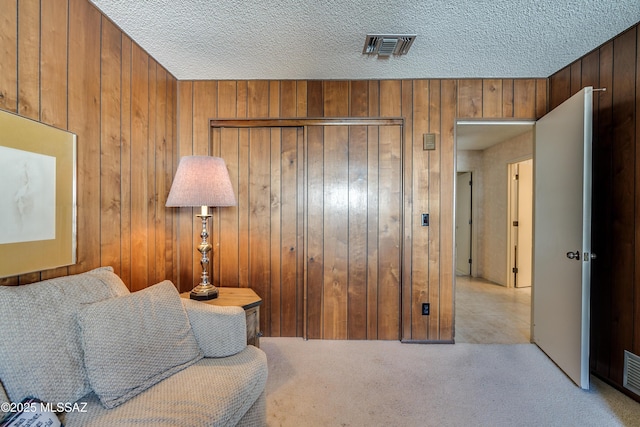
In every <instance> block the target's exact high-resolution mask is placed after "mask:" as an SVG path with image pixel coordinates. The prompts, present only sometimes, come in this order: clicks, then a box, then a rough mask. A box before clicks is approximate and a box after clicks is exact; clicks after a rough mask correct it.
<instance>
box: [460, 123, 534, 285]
mask: <svg viewBox="0 0 640 427" xmlns="http://www.w3.org/2000/svg"><path fill="white" fill-rule="evenodd" d="M532 155H533V131H529V132H527V133H524V134H522V135H519V136H516V137H514V138H511V139H509V140H507V141H503V142H500V143H498V144H496V145H493V146H491V147H489V148H487V149H485V150H483V151H459V152H458V156H457V161H458V165H457V170H458V171H466V170H472V171H474V175H473V181H474V185H473V198H474V200H473V209H474V214H473V221H474V224H476V231H475V234H476V237H477V251H476V254H475V255H473V256H472V258H473V259H474V260H477V261H476V262H477V276H478V277H482V278H485V279H487V280H490V281H492V282H495V283H498V284H500V285H502V286H507V283H508V277H507V244H508V227H507V216H508V209H507V208H508V205H507V200H508V198H507V192H508V179H509V177H508V164H509V163H514V162H516V161H519V160H523V159H526V158H530V157H532Z"/></svg>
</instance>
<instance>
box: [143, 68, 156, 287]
mask: <svg viewBox="0 0 640 427" xmlns="http://www.w3.org/2000/svg"><path fill="white" fill-rule="evenodd" d="M147 64H148V67H149V69H148V80H147V82H148V96H149V99H148V113H147V114H148V115H147V152H146V156H147V157H146V159H145V160H146V163H147V167H146V168H145V170H146V172H147V173H146V175H147V176H146V178H145V182H146V185H147V193H146V203H147V236H146V240H147V266H146V272H147V279H146V281H145V282H144V283H156V281H155V279H156V262H157V260H156V259H155V254H156V236H157V232H158V230H157V229H156V197H157V194H156V180H155V167H156V161H155V159H156V156H155V155H156V119H157V107H158V105H157V93H156V89H157V88H156V85H157V79H158V65H157V63H156V61H155V60H154V59H153V58H149V60H148V63H147Z"/></svg>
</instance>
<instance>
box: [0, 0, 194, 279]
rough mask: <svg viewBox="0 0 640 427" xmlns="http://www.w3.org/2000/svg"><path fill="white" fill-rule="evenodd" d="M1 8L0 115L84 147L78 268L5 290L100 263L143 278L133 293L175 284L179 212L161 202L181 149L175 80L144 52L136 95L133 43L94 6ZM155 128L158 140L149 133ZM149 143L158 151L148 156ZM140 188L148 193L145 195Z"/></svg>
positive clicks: (80, 150)
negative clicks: (61, 133)
mask: <svg viewBox="0 0 640 427" xmlns="http://www.w3.org/2000/svg"><path fill="white" fill-rule="evenodd" d="M0 10H2V14H1V15H0V53H2V61H0V108H1V109H3V110H8V111H12V112H17V113H18V114H20V115H22V116H25V117H29V118H32V119H36V120H40V121H42V122H43V123H46V124H50V125H53V126H56V127H58V128H61V129H66V130H69V131H71V132H73V133H75V134H76V135H77V144H78V145H77V166H78V168H77V189H78V213H77V225H78V249H77V254H78V263H77V264H76V265H74V266H71V267H61V268H56V269H52V270H46V271H42V272H35V273H31V274H26V275H22V276H20V277H13V278H5V279H2V280H1V281H0V283H2V284H18V283H30V282H33V281H34V280H38V279H48V278H52V277H57V276H62V275H65V274H68V273H70V272H71V273H79V272H82V271H86V270H88V269H91V268H94V267H97V266H99V265H111V266H113V267H114V269H115V271H116V272H117V273H118V274H120V276H121V277H122V279H123V281H124V282H125V283H126V284H127V286H129V287H132V286H131V283H132V271H134V272H136V273H135V274H137V275H139V277H140V278H141V279H142V280H136V283H137V284H136V286H135V287H133V288H134V289H140V288H142V287H146V286H149V285H150V284H152V283H148V282H149V281H156V280H157V279H158V278H160V277H162V278H172V279H175V278H176V275H175V274H174V273H173V271H167V267H168V269H169V270H173V256H174V251H173V248H172V244H171V241H172V240H173V239H174V234H173V233H174V232H173V211H172V210H170V209H169V210H165V208H164V200H165V199H166V194H163V193H164V192H166V189H167V188H168V185H170V183H171V179H172V177H173V167H172V166H169V167H167V166H165V164H164V163H163V161H162V160H161V159H165V158H166V159H171V160H170V161H171V162H173V155H174V154H173V153H174V152H176V151H177V147H176V143H175V141H176V139H177V138H175V133H174V132H175V131H174V128H175V123H176V106H177V99H176V97H175V90H176V80H175V78H174V77H173V76H170V75H169V74H168V73H166V71H165V70H163V69H162V67H160V66H159V65H158V64H156V63H155V61H153V60H152V59H151V60H150V59H149V56H148V55H147V54H146V53H144V52H143V51H142V50H141V49H139V48H138V47H136V49H137V50H136V52H135V55H136V58H135V60H136V61H138V62H137V63H136V64H135V66H136V67H137V68H136V73H137V74H136V75H134V81H133V86H134V91H133V92H132V90H131V89H132V74H131V72H132V66H134V64H132V47H133V46H134V44H133V43H132V42H131V40H130V39H129V38H128V37H126V36H125V35H124V34H122V32H121V31H120V30H119V29H117V28H116V27H115V25H113V24H112V23H111V22H110V21H109V20H108V19H107V18H106V17H104V16H102V15H101V13H100V12H99V11H98V10H97V9H96V8H95V7H94V6H93V5H91V4H90V3H89V2H88V1H86V0H47V1H37V0H24V1H19V2H18V1H7V0H2V2H1V3H0ZM143 63H144V66H143V65H141V64H143ZM150 75H151V76H152V78H151V79H149V76H150ZM168 82H170V84H168ZM141 84H142V85H146V86H147V88H146V90H140V87H141ZM169 86H170V87H171V88H172V90H171V94H169V91H167V90H166V88H167V87H169ZM18 89H19V93H18ZM132 107H134V109H133V110H132ZM150 110H151V111H153V112H154V115H153V116H149V115H148V112H149V111H150ZM140 111H147V114H146V116H145V115H144V114H140ZM132 113H133V114H134V115H136V117H134V118H132ZM167 123H168V125H165V124H167ZM149 126H152V131H151V132H149V131H148V130H144V129H148V128H149ZM169 128H171V131H170V132H168V131H167V132H164V131H163V129H169ZM149 135H151V139H150V138H149V137H148V136H149ZM132 136H133V138H132ZM134 139H135V142H134V143H133V145H134V147H133V148H134V152H133V153H132V141H133V140H134ZM165 140H166V142H167V144H166V145H165ZM142 145H144V146H145V147H146V150H148V149H149V147H152V151H150V152H148V155H143V156H140V154H141V151H140V150H139V148H140V147H141V146H142ZM135 150H138V151H135ZM132 155H133V159H132ZM132 161H133V162H134V165H135V167H134V168H132V167H131V164H132V163H131V162H132ZM142 176H144V179H142V180H141V179H139V177H142ZM133 182H144V183H145V184H146V187H145V189H144V190H143V191H138V189H137V188H135V187H134V186H132V183H133ZM162 183H164V185H163V184H162ZM132 200H133V201H134V204H135V203H138V204H144V205H145V206H146V207H147V209H146V211H145V210H144V209H138V206H133V205H132ZM141 212H144V213H141ZM147 212H148V214H149V215H148V216H145V217H144V219H145V220H144V221H140V219H141V218H142V215H146V213H147ZM163 214H164V215H165V216H164V217H163V216H162V215H163ZM132 218H133V220H134V224H135V227H132ZM163 218H164V219H163ZM136 221H137V222H136ZM162 222H163V223H164V224H161V223H162ZM132 241H134V248H133V253H132V245H131V243H132ZM162 241H164V242H165V244H163V243H162ZM138 242H141V243H145V244H146V243H149V244H147V245H146V246H145V247H147V248H149V249H150V250H149V252H146V256H144V255H143V256H142V258H143V259H144V258H147V259H148V260H149V263H144V265H142V266H140V265H139V264H138V262H139V260H140V258H141V257H139V255H140V252H139V251H138V250H139V248H137V247H136V246H135V245H136V244H137V243H138ZM168 259H171V262H168V261H167V260H168ZM132 262H135V263H136V264H135V266H134V267H133V268H132ZM185 270H188V269H185ZM176 271H177V269H176Z"/></svg>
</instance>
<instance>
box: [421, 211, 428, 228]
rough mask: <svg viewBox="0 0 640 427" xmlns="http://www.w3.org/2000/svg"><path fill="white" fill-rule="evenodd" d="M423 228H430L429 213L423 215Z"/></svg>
mask: <svg viewBox="0 0 640 427" xmlns="http://www.w3.org/2000/svg"><path fill="white" fill-rule="evenodd" d="M422 226H423V227H428V226H429V214H428V213H423V214H422Z"/></svg>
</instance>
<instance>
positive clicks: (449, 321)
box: [438, 80, 457, 341]
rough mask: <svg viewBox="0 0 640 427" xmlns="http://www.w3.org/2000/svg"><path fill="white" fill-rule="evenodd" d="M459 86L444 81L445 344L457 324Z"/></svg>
mask: <svg viewBox="0 0 640 427" xmlns="http://www.w3.org/2000/svg"><path fill="white" fill-rule="evenodd" d="M456 96H457V94H456V83H455V81H453V80H443V81H442V84H441V103H440V105H441V106H442V112H441V117H440V126H441V129H440V134H441V138H442V139H441V146H442V148H441V149H442V157H441V159H442V165H441V172H442V175H441V179H442V181H441V183H440V185H441V189H442V190H441V191H442V197H441V198H440V203H441V210H440V212H441V214H442V221H441V233H442V234H441V238H440V253H441V257H442V258H441V260H440V281H439V287H440V292H439V295H438V297H439V304H440V318H439V322H440V327H439V328H438V334H439V336H438V339H439V340H442V341H450V340H453V338H454V337H453V322H454V311H453V306H454V295H453V281H454V277H453V265H454V261H453V252H454V242H453V228H454V224H453V217H454V211H453V207H454V200H453V194H454V192H453V191H451V189H452V188H454V186H455V181H454V177H455V172H456V171H455V150H454V126H455V119H456V112H455V100H456Z"/></svg>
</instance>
